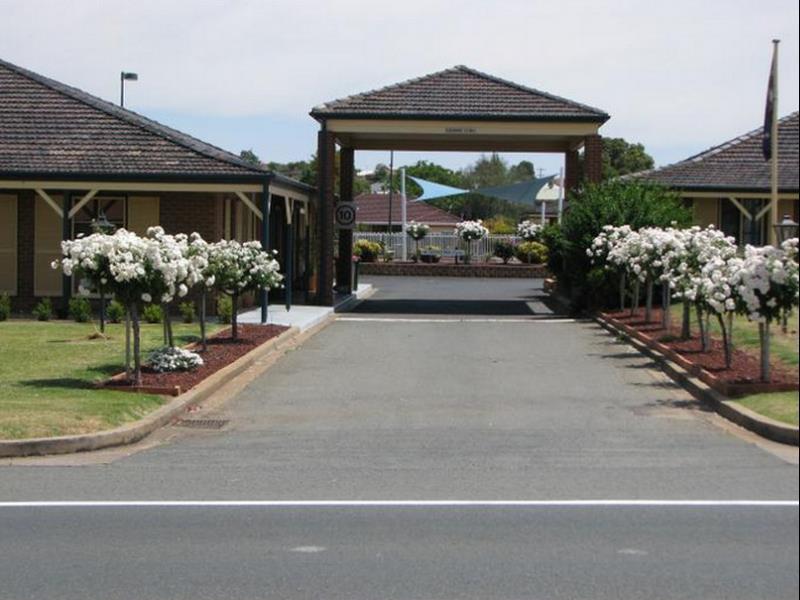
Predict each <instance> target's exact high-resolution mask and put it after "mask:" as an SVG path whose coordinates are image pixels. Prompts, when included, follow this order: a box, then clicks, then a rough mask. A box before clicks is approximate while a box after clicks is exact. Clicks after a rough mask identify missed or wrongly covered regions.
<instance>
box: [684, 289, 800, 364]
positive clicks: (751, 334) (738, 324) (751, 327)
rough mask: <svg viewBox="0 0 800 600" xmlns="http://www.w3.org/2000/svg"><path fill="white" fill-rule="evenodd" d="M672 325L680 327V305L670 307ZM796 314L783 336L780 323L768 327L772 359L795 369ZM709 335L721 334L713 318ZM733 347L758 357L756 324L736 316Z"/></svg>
mask: <svg viewBox="0 0 800 600" xmlns="http://www.w3.org/2000/svg"><path fill="white" fill-rule="evenodd" d="M672 313H673V323H675V324H677V325H680V322H681V318H682V316H683V307H682V306H681V305H680V304H674V305H673V306H672ZM797 332H798V314H797V311H795V312H794V314H792V315H791V316H790V317H789V332H788V333H786V334H784V333H782V332H781V326H780V323H773V324H772V325H771V326H770V334H771V337H772V343H771V344H770V349H771V351H772V356H773V358H774V359H778V360H779V361H780V362H782V363H784V364H785V365H787V366H790V367H796V366H797V365H798V363H800V360H798V350H797V345H798V339H799V338H798V335H797ZM696 334H697V316H696V314H695V312H694V310H692V335H696ZM711 335H713V336H715V337H719V338H721V337H722V332H721V331H720V329H719V323H718V322H717V320H716V319H715V318H713V317H712V319H711ZM733 345H734V346H735V347H736V348H740V349H742V350H748V351H750V350H751V351H753V353H755V356H756V357H758V356H759V348H760V344H759V341H758V323H754V322H751V321H748V320H747V317H745V316H742V315H737V316H736V317H734V320H733Z"/></svg>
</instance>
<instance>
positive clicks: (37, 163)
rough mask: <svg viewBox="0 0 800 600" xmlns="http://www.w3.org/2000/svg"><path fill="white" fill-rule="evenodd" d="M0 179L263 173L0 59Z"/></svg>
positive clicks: (217, 149)
mask: <svg viewBox="0 0 800 600" xmlns="http://www.w3.org/2000/svg"><path fill="white" fill-rule="evenodd" d="M0 123H2V127H0V174H5V175H7V176H8V175H16V176H20V175H25V174H36V175H40V176H41V175H69V176H75V175H82V174H91V175H110V176H126V175H131V176H170V177H199V178H209V177H211V178H213V177H220V178H226V177H227V178H233V179H236V178H237V177H242V176H246V177H250V178H252V177H254V176H255V177H258V176H259V175H265V174H267V171H265V170H263V169H259V168H257V167H254V166H252V165H250V164H249V163H246V162H245V161H243V160H241V159H240V158H239V157H238V156H236V155H234V154H231V153H230V152H226V151H225V150H222V149H220V148H217V147H215V146H212V145H211V144H207V143H205V142H202V141H200V140H198V139H196V138H193V137H191V136H189V135H186V134H185V133H181V132H180V131H176V130H175V129H171V128H170V127H166V126H165V125H162V124H160V123H157V122H156V121H153V120H151V119H148V118H146V117H143V116H142V115H139V114H137V113H135V112H133V111H130V110H126V109H123V108H120V107H118V106H116V105H114V104H111V103H110V102H106V101H105V100H101V99H100V98H97V97H96V96H92V95H91V94H87V93H86V92H84V91H81V90H79V89H77V88H74V87H70V86H68V85H64V84H63V83H59V82H57V81H54V80H52V79H49V78H47V77H44V76H42V75H39V74H37V73H33V72H31V71H28V70H27V69H23V68H21V67H18V66H16V65H12V64H10V63H8V62H5V61H3V60H0Z"/></svg>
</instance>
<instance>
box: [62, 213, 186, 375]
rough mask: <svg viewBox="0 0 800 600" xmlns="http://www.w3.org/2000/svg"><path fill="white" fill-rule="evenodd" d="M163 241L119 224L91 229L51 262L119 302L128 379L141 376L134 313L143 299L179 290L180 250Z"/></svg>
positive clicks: (162, 299) (158, 298) (167, 298)
mask: <svg viewBox="0 0 800 600" xmlns="http://www.w3.org/2000/svg"><path fill="white" fill-rule="evenodd" d="M162 242H163V240H159V239H156V237H152V238H151V237H145V238H142V237H139V236H138V235H136V234H135V233H132V232H130V231H127V230H125V229H120V230H118V231H116V232H115V233H114V234H113V235H107V234H102V233H95V234H92V235H89V236H87V237H79V238H78V239H75V240H67V241H64V242H62V243H61V251H62V254H63V256H64V257H63V258H62V259H61V261H60V262H59V261H54V263H53V265H52V266H53V268H58V267H59V266H60V267H61V268H62V269H63V270H64V274H65V275H68V276H69V275H76V276H78V277H80V278H82V279H85V280H89V281H90V282H91V283H92V285H93V286H100V285H103V286H106V289H108V290H110V291H111V292H112V293H113V294H114V296H116V298H117V300H119V301H120V302H121V303H122V304H123V305H125V307H126V309H127V311H128V313H129V314H130V316H131V325H132V329H133V359H134V368H133V381H134V383H135V384H136V385H140V384H141V381H142V371H141V352H140V331H139V313H140V311H141V309H142V307H143V305H144V304H145V303H149V302H153V300H154V299H155V300H156V301H160V302H169V301H170V300H171V299H172V297H173V296H174V295H175V293H176V291H179V289H180V291H182V289H181V288H180V286H181V284H182V280H181V274H182V273H183V271H184V269H185V265H183V264H182V259H181V257H180V252H179V251H176V250H175V249H174V248H164V247H162V246H163V245H164V244H163V243H162Z"/></svg>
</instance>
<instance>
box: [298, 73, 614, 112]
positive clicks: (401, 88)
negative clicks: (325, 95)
mask: <svg viewBox="0 0 800 600" xmlns="http://www.w3.org/2000/svg"><path fill="white" fill-rule="evenodd" d="M311 116H312V117H314V118H315V119H319V120H323V119H325V118H331V117H339V118H384V119H385V118H413V119H477V120H521V121H591V122H599V123H604V122H605V121H607V120H608V118H609V116H608V114H607V113H606V112H605V111H603V110H600V109H599V108H593V107H591V106H587V105H585V104H580V103H578V102H574V101H573V100H567V99H566V98H561V97H559V96H554V95H553V94H549V93H547V92H542V91H540V90H535V89H533V88H529V87H526V86H524V85H520V84H518V83H513V82H511V81H507V80H505V79H500V78H499V77H494V76H493V75H488V74H486V73H482V72H481V71H476V70H475V69H470V68H469V67H465V66H463V65H459V66H456V67H453V68H452V69H446V70H444V71H439V72H437V73H431V74H430V75H425V76H423V77H419V78H416V79H409V80H407V81H403V82H401V83H397V84H394V85H390V86H387V87H383V88H380V89H376V90H372V91H369V92H364V93H362V94H356V95H353V96H347V97H346V98H341V99H339V100H333V101H331V102H327V103H325V104H321V105H320V106H317V107H315V108H314V109H312V111H311Z"/></svg>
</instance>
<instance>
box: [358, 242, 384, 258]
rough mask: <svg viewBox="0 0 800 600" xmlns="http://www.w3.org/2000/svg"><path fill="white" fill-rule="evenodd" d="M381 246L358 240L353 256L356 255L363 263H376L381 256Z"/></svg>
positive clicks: (376, 243)
mask: <svg viewBox="0 0 800 600" xmlns="http://www.w3.org/2000/svg"><path fill="white" fill-rule="evenodd" d="M382 250H383V248H381V245H380V244H379V243H378V242H371V241H369V240H356V243H355V244H353V254H354V255H356V256H357V257H358V258H359V259H360V260H361V262H375V261H376V260H378V256H380V254H381V251H382Z"/></svg>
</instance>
